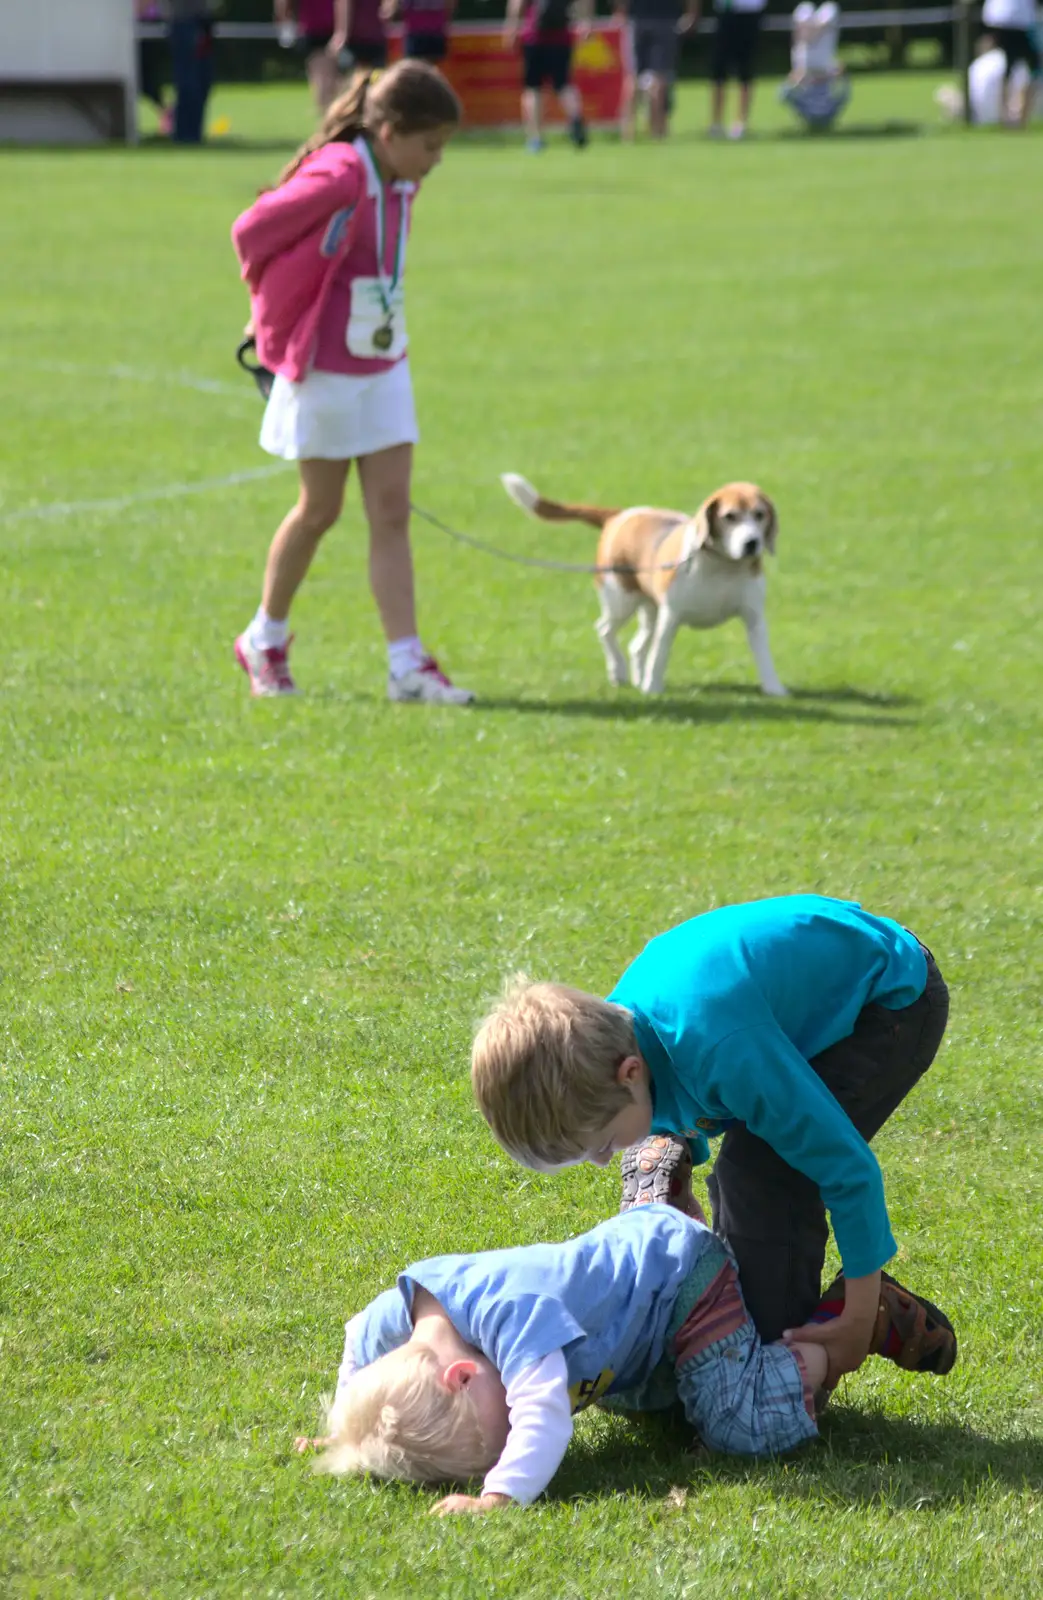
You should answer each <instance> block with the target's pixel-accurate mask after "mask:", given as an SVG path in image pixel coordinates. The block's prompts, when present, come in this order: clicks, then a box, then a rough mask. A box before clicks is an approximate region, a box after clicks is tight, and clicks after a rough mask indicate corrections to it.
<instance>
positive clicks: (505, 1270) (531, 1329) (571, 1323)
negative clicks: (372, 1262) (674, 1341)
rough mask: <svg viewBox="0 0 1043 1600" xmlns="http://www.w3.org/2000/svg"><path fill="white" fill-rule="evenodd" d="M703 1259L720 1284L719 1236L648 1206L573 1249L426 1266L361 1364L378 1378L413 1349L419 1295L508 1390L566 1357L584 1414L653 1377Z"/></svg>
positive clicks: (363, 1339)
mask: <svg viewBox="0 0 1043 1600" xmlns="http://www.w3.org/2000/svg"><path fill="white" fill-rule="evenodd" d="M703 1256H705V1257H706V1258H707V1266H708V1270H709V1278H708V1281H709V1279H710V1278H712V1276H713V1274H715V1273H716V1272H717V1271H719V1269H720V1246H719V1244H718V1243H717V1241H716V1240H715V1239H714V1237H713V1235H712V1234H711V1233H710V1231H709V1229H707V1228H705V1227H704V1226H703V1225H702V1223H699V1222H695V1221H694V1220H693V1219H692V1218H691V1217H686V1216H684V1215H682V1213H681V1212H680V1211H675V1210H674V1209H673V1207H671V1206H662V1205H645V1206H634V1207H633V1208H632V1209H631V1210H630V1211H626V1212H624V1213H623V1215H622V1216H619V1217H613V1218H611V1220H610V1221H608V1222H602V1223H601V1224H599V1226H598V1227H596V1228H591V1229H590V1231H589V1232H588V1233H581V1234H580V1235H579V1237H578V1238H576V1239H569V1240H567V1241H566V1242H565V1243H564V1244H533V1245H522V1246H519V1247H518V1248H516V1249H511V1250H483V1251H480V1252H478V1253H477V1254H474V1255H458V1256H435V1257H433V1258H432V1259H431V1260H429V1261H418V1262H416V1263H415V1264H414V1265H413V1266H410V1267H407V1268H406V1270H405V1271H404V1272H403V1273H401V1274H400V1276H399V1279H398V1284H397V1287H396V1288H394V1289H387V1290H385V1292H384V1293H383V1294H382V1295H378V1297H377V1299H376V1300H373V1301H372V1302H371V1303H370V1304H369V1305H368V1306H367V1307H366V1309H365V1311H364V1312H363V1313H362V1314H361V1316H360V1317H359V1318H358V1319H357V1322H356V1326H357V1332H356V1335H355V1350H354V1355H355V1362H356V1364H357V1365H358V1366H360V1367H363V1366H367V1365H368V1364H369V1363H370V1362H371V1361H376V1360H377V1358H378V1357H379V1356H382V1355H386V1354H387V1352H388V1351H389V1350H394V1349H396V1348H397V1347H398V1346H399V1345H401V1344H404V1343H405V1341H406V1340H407V1339H408V1338H409V1336H410V1335H411V1333H412V1331H413V1321H412V1314H411V1313H412V1305H413V1294H414V1291H415V1289H416V1287H417V1286H418V1285H419V1286H420V1287H421V1288H424V1289H427V1290H428V1292H429V1293H430V1294H432V1295H434V1297H435V1299H436V1300H437V1301H438V1303H439V1305H440V1306H441V1307H442V1309H443V1311H445V1313H446V1314H447V1316H448V1317H449V1319H450V1321H451V1322H452V1324H453V1326H454V1328H455V1329H456V1331H457V1333H458V1334H459V1335H460V1337H461V1338H462V1339H464V1340H465V1341H466V1342H467V1343H468V1344H470V1345H474V1346H475V1348H476V1349H478V1350H480V1351H481V1352H482V1353H483V1355H485V1356H487V1357H488V1359H489V1360H490V1361H491V1362H492V1363H493V1365H494V1366H495V1367H496V1369H497V1371H498V1372H499V1374H500V1377H501V1378H502V1379H503V1382H504V1384H510V1382H511V1381H512V1379H513V1378H515V1377H517V1375H518V1374H519V1373H520V1372H523V1371H524V1370H525V1368H526V1367H528V1366H531V1365H532V1364H533V1363H534V1362H536V1361H540V1360H542V1359H543V1357H544V1356H547V1355H550V1354H551V1352H552V1351H554V1350H561V1351H563V1352H564V1355H565V1364H566V1367H567V1369H568V1382H569V1395H570V1399H571V1402H572V1409H573V1410H574V1411H578V1410H580V1409H581V1408H582V1407H583V1406H586V1405H589V1404H590V1403H591V1401H592V1400H596V1399H597V1398H598V1397H599V1396H600V1395H602V1394H606V1393H609V1392H610V1391H612V1390H623V1389H632V1388H635V1387H636V1386H637V1385H638V1384H640V1383H643V1382H644V1380H645V1379H646V1378H647V1377H648V1376H649V1375H650V1373H651V1372H652V1370H653V1368H654V1367H655V1366H656V1365H657V1363H658V1362H659V1360H660V1358H661V1357H662V1355H663V1351H664V1348H665V1340H666V1329H667V1324H668V1323H669V1320H670V1313H671V1311H672V1310H673V1306H674V1301H675V1299H676V1298H677V1293H678V1290H679V1289H680V1286H681V1284H682V1283H683V1282H684V1280H685V1278H686V1277H687V1276H688V1274H689V1273H690V1272H691V1271H692V1269H693V1268H694V1267H695V1266H696V1265H697V1263H698V1262H699V1259H700V1257H703Z"/></svg>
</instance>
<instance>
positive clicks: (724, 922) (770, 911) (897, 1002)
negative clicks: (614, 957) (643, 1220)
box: [608, 894, 927, 1278]
mask: <svg viewBox="0 0 1043 1600" xmlns="http://www.w3.org/2000/svg"><path fill="white" fill-rule="evenodd" d="M926 983H927V962H926V959H925V956H924V953H923V950H922V948H921V946H920V944H919V942H918V941H917V939H916V937H915V936H914V935H913V934H911V933H910V932H909V931H908V929H906V928H903V927H902V926H901V924H900V923H897V922H892V921H891V919H890V918H888V917H875V916H872V915H871V914H870V913H869V912H868V911H863V910H862V908H861V906H859V905H858V904H856V903H854V902H851V901H845V900H829V899H826V898H824V897H823V896H821V895H810V894H808V895H790V896H786V897H784V898H781V899H776V900H754V901H750V902H748V903H747V904H745V905H736V906H723V907H721V908H720V909H718V910H715V911H708V912H706V913H705V914H704V915H703V916H701V917H693V918H692V920H691V921H690V922H683V923H681V924H680V926H679V927H676V928H671V929H670V930H669V931H668V932H666V933H663V934H660V935H659V937H658V938H656V939H653V940H652V941H651V943H650V944H648V945H646V946H645V949H644V950H643V951H642V952H641V954H640V955H639V956H638V957H637V960H636V961H634V962H632V963H631V965H630V966H629V967H628V968H627V970H626V972H624V974H623V976H622V978H621V979H620V980H619V983H618V984H617V985H616V987H615V989H614V990H613V991H612V993H611V994H610V995H609V997H608V998H609V999H610V1000H612V1001H614V1002H615V1003H616V1004H617V1005H621V1006H625V1007H626V1008H627V1010H628V1011H631V1012H632V1013H633V1017H634V1028H635V1031H636V1034H637V1041H638V1047H639V1049H640V1051H641V1054H642V1056H643V1058H644V1060H645V1062H646V1064H647V1066H648V1070H649V1074H650V1078H651V1090H652V1103H653V1121H652V1131H653V1132H654V1133H672V1134H679V1135H681V1136H682V1137H684V1138H687V1139H688V1141H689V1143H690V1145H691V1146H692V1152H693V1156H694V1158H695V1159H696V1161H705V1160H707V1159H708V1158H709V1154H710V1151H709V1146H708V1144H707V1137H708V1136H709V1137H711V1138H712V1137H714V1136H715V1135H717V1134H719V1133H723V1132H724V1131H725V1129H726V1128H727V1127H728V1125H729V1124H730V1123H733V1122H743V1123H745V1124H746V1126H747V1127H748V1128H749V1129H750V1131H751V1132H752V1133H755V1134H758V1135H759V1136H760V1138H762V1139H763V1140H765V1142H766V1143H767V1144H770V1145H771V1146H772V1148H773V1149H774V1150H776V1151H777V1152H778V1154H779V1155H780V1156H782V1158H783V1160H784V1161H787V1162H788V1163H789V1165H790V1166H791V1167H795V1168H796V1169H797V1170H798V1172H803V1173H805V1174H806V1175H807V1176H808V1177H809V1178H811V1179H812V1180H813V1181H814V1182H815V1183H817V1184H818V1187H819V1190H820V1192H821V1194H822V1199H823V1202H824V1204H825V1206H826V1209H827V1210H828V1212H829V1214H830V1220H831V1222H832V1224H833V1233H834V1235H835V1237H836V1241H837V1248H838V1250H839V1251H840V1256H841V1260H842V1262H843V1266H844V1271H845V1273H846V1274H847V1276H848V1277H852V1278H857V1277H863V1276H864V1275H865V1274H867V1273H870V1272H875V1271H876V1269H877V1268H878V1267H881V1266H883V1264H884V1262H885V1261H888V1260H889V1259H890V1258H891V1256H893V1255H894V1253H895V1248H896V1247H895V1241H894V1237H893V1235H892V1233H891V1225H890V1222H889V1221H888V1216H887V1206H886V1204H885V1201H884V1183H883V1177H882V1175H881V1172H880V1167H879V1164H878V1163H877V1159H876V1157H875V1156H874V1155H873V1152H872V1151H871V1150H870V1148H869V1146H868V1144H867V1143H866V1142H865V1140H864V1139H863V1138H862V1136H861V1134H860V1133H859V1132H858V1130H857V1128H856V1127H855V1125H854V1123H853V1122H852V1121H851V1119H850V1118H849V1117H848V1115H847V1113H846V1112H845V1111H844V1110H843V1108H842V1107H841V1106H840V1104H839V1103H838V1101H837V1100H836V1099H834V1097H833V1095H832V1094H831V1093H830V1091H829V1090H828V1089H827V1088H826V1086H825V1084H824V1083H823V1082H822V1080H821V1078H819V1077H818V1075H817V1074H816V1072H815V1071H814V1069H813V1068H812V1067H811V1066H810V1065H809V1062H810V1060H811V1058H812V1057H813V1056H817V1055H818V1054H819V1053H820V1051H822V1050H826V1049H828V1047H829V1046H830V1045H833V1044H836V1043H837V1041H838V1040H840V1039H844V1038H847V1037H848V1036H849V1035H850V1034H851V1033H852V1032H853V1031H854V1026H855V1019H856V1018H857V1016H858V1013H859V1012H860V1011H861V1009H862V1007H863V1006H865V1005H867V1004H869V1003H870V1002H875V1003H876V1004H877V1005H881V1006H886V1007H888V1008H889V1009H891V1010H898V1009H900V1008H901V1007H903V1006H907V1005H911V1004H912V1003H913V1001H914V1000H916V999H917V998H918V997H919V996H920V995H921V994H922V993H923V991H924V988H925V986H926Z"/></svg>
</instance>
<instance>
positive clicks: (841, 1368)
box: [782, 1272, 880, 1385]
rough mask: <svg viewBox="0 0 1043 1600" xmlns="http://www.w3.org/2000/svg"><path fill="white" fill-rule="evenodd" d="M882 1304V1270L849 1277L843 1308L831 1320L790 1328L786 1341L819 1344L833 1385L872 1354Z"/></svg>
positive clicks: (784, 1335) (786, 1334)
mask: <svg viewBox="0 0 1043 1600" xmlns="http://www.w3.org/2000/svg"><path fill="white" fill-rule="evenodd" d="M879 1304H880V1274H879V1272H870V1273H867V1274H866V1276H865V1277H864V1278H848V1279H847V1280H846V1282H845V1289H844V1309H843V1311H842V1312H841V1314H840V1316H839V1317H836V1318H834V1320H833V1321H832V1322H806V1323H805V1324H804V1326H803V1327H802V1328H787V1329H786V1332H785V1333H784V1334H783V1335H782V1337H783V1339H784V1341H785V1342H786V1344H820V1345H822V1346H823V1347H824V1349H825V1351H826V1355H827V1357H828V1360H829V1376H828V1382H829V1383H830V1385H832V1384H834V1383H836V1381H837V1379H838V1378H841V1377H843V1375H844V1373H845V1372H854V1370H855V1368H856V1367H860V1366H861V1365H862V1363H863V1361H864V1360H865V1358H866V1356H867V1355H868V1354H869V1344H870V1341H871V1339H872V1337H873V1329H874V1328H875V1326H876V1315H877V1308H878V1306H879Z"/></svg>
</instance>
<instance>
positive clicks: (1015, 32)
mask: <svg viewBox="0 0 1043 1600" xmlns="http://www.w3.org/2000/svg"><path fill="white" fill-rule="evenodd" d="M988 31H989V33H991V34H992V37H993V38H994V39H995V41H996V46H997V48H998V49H1000V50H1002V51H1003V54H1004V55H1005V56H1006V58H1007V73H1008V75H1009V74H1010V73H1011V72H1012V71H1013V70H1014V68H1015V67H1016V66H1017V64H1018V62H1019V61H1024V63H1025V65H1026V66H1027V67H1028V69H1029V71H1030V72H1031V73H1032V74H1033V76H1035V75H1036V73H1038V72H1039V70H1040V65H1041V61H1040V54H1039V45H1038V44H1037V43H1036V41H1035V39H1034V38H1033V37H1032V34H1031V33H1030V32H1029V31H1028V29H1027V28H990V29H989V30H988Z"/></svg>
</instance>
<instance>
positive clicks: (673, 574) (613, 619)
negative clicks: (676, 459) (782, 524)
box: [500, 472, 786, 695]
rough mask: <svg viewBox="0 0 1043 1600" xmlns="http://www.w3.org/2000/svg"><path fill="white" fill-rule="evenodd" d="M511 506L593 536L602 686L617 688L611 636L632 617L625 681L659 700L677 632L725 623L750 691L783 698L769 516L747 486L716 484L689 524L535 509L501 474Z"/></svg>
mask: <svg viewBox="0 0 1043 1600" xmlns="http://www.w3.org/2000/svg"><path fill="white" fill-rule="evenodd" d="M500 481H501V483H502V484H503V486H504V488H505V489H506V490H507V493H508V494H509V495H510V497H511V499H512V500H513V501H514V502H515V503H516V504H517V505H519V506H521V507H522V509H523V510H525V511H528V512H529V513H530V515H532V516H534V517H542V518H544V519H545V520H546V521H548V522H588V523H590V524H591V526H592V527H595V528H600V529H601V537H600V539H599V540H598V554H597V565H598V567H600V568H604V569H608V570H603V571H600V572H599V573H598V574H597V576H596V578H595V582H596V583H597V586H598V592H599V595H600V599H601V616H600V617H599V618H598V621H597V623H596V629H597V635H598V638H599V639H600V640H601V645H602V649H603V650H604V652H605V661H606V663H607V666H608V679H609V682H610V683H614V684H621V683H625V682H626V678H627V664H626V661H625V660H624V657H623V652H622V651H621V650H620V648H619V642H618V639H617V634H618V633H619V629H620V628H621V627H622V625H623V623H624V622H627V621H628V620H629V618H630V617H632V616H633V615H634V612H635V611H636V612H638V613H639V618H638V628H637V632H636V633H635V635H634V637H633V639H632V640H631V643H630V652H629V654H630V681H631V683H633V684H635V685H636V687H637V688H639V689H642V690H643V691H644V693H645V694H661V693H662V690H663V681H664V678H665V675H666V663H667V657H668V656H669V654H670V647H671V645H672V644H673V642H674V635H675V634H676V632H677V630H678V628H679V627H680V626H681V624H682V623H687V624H688V625H689V627H692V628H715V627H716V626H717V624H718V623H719V622H727V621H728V619H729V618H730V617H741V618H742V620H743V622H744V623H745V626H746V636H747V638H748V639H749V642H750V649H751V650H752V652H753V659H754V661H755V663H756V666H757V675H758V677H759V678H760V686H761V688H762V689H763V690H764V693H765V694H771V695H784V694H785V693H786V690H785V689H784V688H783V686H782V684H781V683H780V682H779V678H778V675H777V673H776V671H775V667H774V664H773V662H772V659H771V651H770V649H769V647H768V626H767V623H766V622H765V620H764V594H765V582H764V572H763V570H762V557H763V555H764V553H765V551H766V552H767V553H768V555H774V554H775V539H776V535H777V532H778V517H777V516H776V513H775V507H774V506H773V505H772V503H771V501H770V500H769V499H768V497H767V495H766V494H765V493H764V492H763V490H761V489H759V488H758V487H757V485H756V484H755V483H726V484H725V485H724V487H723V488H721V489H718V490H717V492H716V493H715V494H712V495H711V496H710V498H709V499H708V500H704V502H703V504H702V505H701V506H700V507H699V510H698V511H697V512H696V513H695V516H694V517H690V516H687V515H686V514H685V512H683V511H662V510H659V509H658V508H656V507H652V506H631V507H629V509H627V510H625V511H606V510H603V509H602V508H600V507H598V506H586V505H567V504H562V503H561V502H559V501H557V500H545V499H544V498H543V496H542V495H541V494H540V493H539V492H538V491H537V490H536V489H534V488H533V486H532V484H531V483H528V482H527V481H526V480H525V479H524V478H521V477H519V476H518V474H517V473H514V472H505V473H503V474H502V476H501V479H500Z"/></svg>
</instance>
